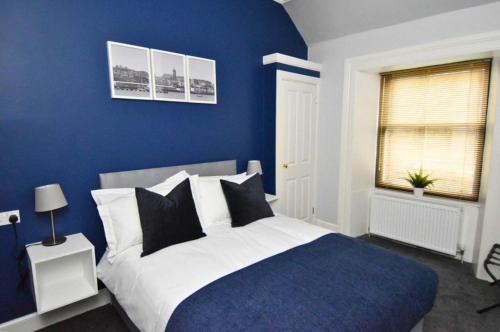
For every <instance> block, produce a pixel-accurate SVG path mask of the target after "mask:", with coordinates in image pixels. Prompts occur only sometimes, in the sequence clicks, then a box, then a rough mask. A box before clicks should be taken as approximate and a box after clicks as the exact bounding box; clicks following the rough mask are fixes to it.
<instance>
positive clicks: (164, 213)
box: [135, 179, 205, 257]
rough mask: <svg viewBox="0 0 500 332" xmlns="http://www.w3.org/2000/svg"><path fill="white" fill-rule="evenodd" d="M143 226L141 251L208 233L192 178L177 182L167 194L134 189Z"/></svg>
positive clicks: (147, 251) (155, 249)
mask: <svg viewBox="0 0 500 332" xmlns="http://www.w3.org/2000/svg"><path fill="white" fill-rule="evenodd" d="M135 197H136V198H137V206H138V207H139V217H140V219H141V227H142V236H143V242H142V254H141V256H142V257H144V256H146V255H149V254H152V253H154V252H155V251H158V250H160V249H163V248H165V247H168V246H171V245H174V244H177V243H182V242H186V241H191V240H196V239H199V238H201V237H204V236H205V233H203V231H202V229H201V224H200V220H199V219H198V214H197V213H196V208H195V205H194V201H193V195H192V194H191V186H190V184H189V179H186V180H184V181H183V182H181V183H180V184H179V185H177V186H176V187H175V188H174V189H173V190H172V191H171V192H170V193H169V194H168V195H167V196H165V197H163V196H162V195H160V194H157V193H154V192H151V191H148V190H146V189H143V188H135Z"/></svg>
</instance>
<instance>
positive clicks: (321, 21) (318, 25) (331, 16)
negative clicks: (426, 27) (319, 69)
mask: <svg viewBox="0 0 500 332" xmlns="http://www.w3.org/2000/svg"><path fill="white" fill-rule="evenodd" d="M275 1H277V2H280V3H284V6H285V8H286V10H287V12H288V14H289V15H290V16H291V18H292V20H293V21H294V23H295V25H296V26H297V28H298V29H299V31H300V33H301V34H302V36H303V37H304V39H305V40H306V42H307V43H308V44H313V43H317V42H320V41H324V40H328V39H334V38H338V37H341V36H345V35H350V34H353V33H357V32H362V31H367V30H371V29H376V28H381V27H384V26H389V25H394V24H397V23H402V22H405V21H411V20H415V19H418V18H422V17H426V16H432V15H437V14H440V13H444V12H448V11H454V10H458V9H462V8H466V7H473V6H479V5H483V4H487V3H490V2H496V1H499V0H293V1H291V0H275ZM499 14H500V13H499ZM499 19H500V15H499Z"/></svg>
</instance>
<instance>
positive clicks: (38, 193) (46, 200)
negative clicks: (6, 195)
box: [35, 184, 68, 246]
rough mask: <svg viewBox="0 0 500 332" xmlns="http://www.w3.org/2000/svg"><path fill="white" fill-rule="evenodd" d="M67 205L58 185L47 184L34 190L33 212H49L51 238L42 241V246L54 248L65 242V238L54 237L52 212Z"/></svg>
mask: <svg viewBox="0 0 500 332" xmlns="http://www.w3.org/2000/svg"><path fill="white" fill-rule="evenodd" d="M67 205H68V202H67V201H66V197H64V193H63V191H62V189H61V186H60V185H59V184H49V185H46V186H41V187H36V188H35V212H48V211H50V220H51V222H52V237H51V238H47V239H45V240H43V241H42V244H43V245H44V246H56V245H58V244H61V243H64V242H65V241H66V237H65V236H56V231H55V228H54V210H57V209H60V208H62V207H65V206H67Z"/></svg>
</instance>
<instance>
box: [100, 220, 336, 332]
mask: <svg viewBox="0 0 500 332" xmlns="http://www.w3.org/2000/svg"><path fill="white" fill-rule="evenodd" d="M205 232H206V234H207V236H206V237H204V238H201V239H198V240H195V241H190V242H185V243H181V244H178V245H174V246H171V247H168V248H165V249H163V250H160V251H158V252H156V253H154V254H151V255H149V256H146V257H142V258H141V257H140V254H141V252H142V244H141V245H137V246H134V247H132V248H129V249H127V250H126V251H124V252H123V253H121V254H119V255H118V256H117V257H116V258H115V260H114V262H113V264H110V263H109V262H108V261H107V260H106V259H101V261H100V262H99V264H98V267H97V273H98V276H99V279H101V280H102V281H103V282H104V284H105V285H106V287H107V288H108V289H109V290H110V291H111V292H112V293H113V294H114V295H115V297H116V299H117V300H118V302H119V303H120V305H121V306H122V307H123V309H125V311H126V312H127V314H128V316H129V317H130V318H131V319H132V321H133V322H134V323H135V325H136V326H137V327H138V328H139V329H140V330H141V331H148V332H149V331H159V332H163V331H165V327H166V325H167V322H168V320H169V318H170V316H171V315H172V313H173V312H174V310H175V308H176V307H177V305H179V304H180V303H181V302H182V301H183V300H184V299H186V298H187V297H189V296H190V295H191V294H193V293H194V292H196V291H197V290H199V289H200V288H202V287H203V286H206V285H207V284H209V283H211V282H212V281H215V280H217V279H219V278H221V277H223V276H225V275H227V274H229V273H232V272H235V271H237V270H240V269H242V268H244V267H246V266H248V265H251V264H253V263H256V262H258V261H260V260H263V259H265V258H267V257H270V256H273V255H276V254H278V253H281V252H283V251H286V250H288V249H291V248H293V247H296V246H298V245H301V244H305V243H308V242H311V241H313V240H315V239H317V238H319V237H321V236H323V235H325V234H328V233H330V232H329V231H328V230H326V229H323V228H320V227H317V226H313V225H310V224H307V223H305V222H303V221H300V220H297V219H292V218H288V217H284V216H276V217H272V218H266V219H261V220H259V221H256V222H254V223H252V224H250V225H247V226H245V227H239V228H231V227H230V226H228V225H218V226H213V227H210V228H208V229H206V230H205ZM103 257H106V255H104V256H103Z"/></svg>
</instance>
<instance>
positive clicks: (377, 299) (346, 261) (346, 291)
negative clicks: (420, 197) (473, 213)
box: [166, 234, 438, 332]
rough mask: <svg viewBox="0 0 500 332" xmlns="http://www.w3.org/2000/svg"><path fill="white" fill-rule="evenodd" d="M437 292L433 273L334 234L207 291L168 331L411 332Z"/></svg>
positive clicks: (180, 310)
mask: <svg viewBox="0 0 500 332" xmlns="http://www.w3.org/2000/svg"><path fill="white" fill-rule="evenodd" d="M437 285H438V278H437V275H436V273H435V272H434V271H433V270H431V269H430V268H428V267H426V266H423V265H420V264H418V263H416V262H414V261H412V260H410V259H407V258H405V257H401V256H398V255H395V254H393V253H391V252H389V251H387V250H384V249H382V248H379V247H375V246H372V245H370V244H367V243H365V242H364V241H361V240H357V239H352V238H349V237H346V236H343V235H338V234H328V235H325V236H323V237H321V238H319V239H317V240H315V241H313V242H311V243H308V244H305V245H302V246H298V247H295V248H293V249H290V250H288V251H285V252H283V253H281V254H278V255H275V256H272V257H270V258H268V259H265V260H263V261H260V262H258V263H256V264H253V265H251V266H248V267H246V268H244V269H242V270H239V271H236V272H234V273H232V274H229V275H227V276H225V277H223V278H220V279H218V280H216V281H214V282H212V283H211V284H209V285H207V286H205V287H204V288H202V289H200V290H199V291H197V292H196V293H194V294H192V295H191V296H190V297H188V298H187V299H185V300H184V301H183V302H182V303H181V304H179V306H178V307H177V308H176V309H175V311H174V313H173V315H172V317H171V318H170V320H169V322H168V324H167V328H166V331H169V332H170V331H184V332H194V331H301V332H303V331H360V332H361V331H362V332H365V331H366V332H377V331H380V332H390V331H394V332H404V331H410V330H411V329H412V328H413V327H414V326H415V325H416V324H417V323H418V322H419V321H420V320H421V319H422V318H423V317H424V315H425V314H427V313H428V312H429V311H430V310H431V309H432V306H433V304H434V300H435V297H436V292H437Z"/></svg>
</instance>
